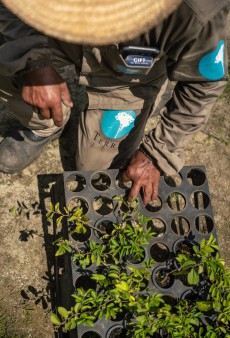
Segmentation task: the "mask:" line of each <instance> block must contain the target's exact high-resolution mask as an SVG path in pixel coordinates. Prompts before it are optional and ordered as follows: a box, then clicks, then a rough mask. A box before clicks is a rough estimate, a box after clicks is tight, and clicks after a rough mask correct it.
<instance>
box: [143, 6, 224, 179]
mask: <svg viewBox="0 0 230 338" xmlns="http://www.w3.org/2000/svg"><path fill="white" fill-rule="evenodd" d="M227 13H228V10H227V9H226V8H223V9H222V10H220V11H219V12H218V13H217V14H216V15H215V17H214V18H212V20H209V21H208V22H207V23H206V24H205V25H201V24H200V23H199V25H197V27H199V31H198V32H195V33H194V34H191V35H189V34H188V36H187V37H186V36H183V37H182V39H181V42H180V43H178V42H177V46H174V48H172V49H171V50H169V51H168V56H169V57H168V64H167V71H168V77H169V79H171V80H173V81H176V82H177V84H176V86H175V88H174V91H173V96H172V98H171V100H170V101H169V102H168V103H167V104H166V106H165V107H164V108H163V110H162V112H161V120H160V122H159V123H158V125H157V126H156V128H155V129H154V130H152V131H151V132H150V133H149V134H148V135H145V137H144V139H143V143H142V144H141V146H140V148H141V150H142V151H143V152H144V153H146V155H147V156H149V157H151V158H153V160H155V161H156V162H157V164H158V166H159V167H160V168H161V169H162V170H163V171H164V172H165V173H167V174H169V175H173V174H175V173H176V172H178V171H179V170H180V169H181V168H182V167H183V165H184V155H183V151H184V148H185V146H186V145H187V144H188V143H189V141H190V140H191V138H192V136H193V135H194V133H196V132H198V131H199V130H201V129H202V128H204V126H205V124H206V123H207V120H208V117H209V114H210V111H211V109H212V107H213V105H214V104H215V102H216V100H217V98H218V97H219V96H220V95H221V94H222V92H223V90H224V88H225V85H226V83H227V73H228V71H227V69H228V67H227V53H226V32H225V31H226V19H227ZM188 33H189V32H188ZM190 33H191V32H190Z"/></svg>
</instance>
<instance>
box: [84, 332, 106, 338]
mask: <svg viewBox="0 0 230 338" xmlns="http://www.w3.org/2000/svg"><path fill="white" fill-rule="evenodd" d="M81 338H102V337H101V335H100V334H98V333H97V332H95V331H87V332H85V333H84V334H83V336H81Z"/></svg>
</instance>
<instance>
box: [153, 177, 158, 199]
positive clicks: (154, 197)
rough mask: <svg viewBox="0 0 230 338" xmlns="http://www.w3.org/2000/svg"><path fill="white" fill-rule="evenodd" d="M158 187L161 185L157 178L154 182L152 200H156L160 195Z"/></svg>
mask: <svg viewBox="0 0 230 338" xmlns="http://www.w3.org/2000/svg"><path fill="white" fill-rule="evenodd" d="M158 187H159V179H158V180H157V179H156V180H155V181H154V182H153V184H152V194H151V201H152V202H155V201H156V200H157V197H158Z"/></svg>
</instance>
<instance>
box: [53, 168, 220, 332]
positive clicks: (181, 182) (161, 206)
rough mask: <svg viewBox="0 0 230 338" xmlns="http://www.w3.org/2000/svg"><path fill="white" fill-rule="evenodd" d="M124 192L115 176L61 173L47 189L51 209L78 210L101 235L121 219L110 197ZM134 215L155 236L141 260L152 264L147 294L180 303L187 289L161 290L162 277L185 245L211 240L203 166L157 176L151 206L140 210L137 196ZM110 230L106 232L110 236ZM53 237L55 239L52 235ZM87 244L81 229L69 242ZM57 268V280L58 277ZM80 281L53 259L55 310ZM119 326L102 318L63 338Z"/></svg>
mask: <svg viewBox="0 0 230 338" xmlns="http://www.w3.org/2000/svg"><path fill="white" fill-rule="evenodd" d="M129 188H130V185H129V184H124V183H122V181H121V180H120V179H119V171H118V170H107V171H100V172H98V171H97V172H96V171H92V172H83V171H71V172H64V173H63V175H62V177H61V179H60V180H59V181H57V183H56V184H55V186H54V187H53V190H52V196H53V197H52V203H53V204H56V203H58V202H59V203H60V206H62V207H64V206H67V205H68V207H69V208H77V207H79V206H80V207H82V208H83V210H84V213H86V215H87V216H88V217H89V218H90V219H91V220H92V225H94V226H100V227H101V228H102V229H103V227H105V226H106V227H107V228H108V227H110V226H112V224H113V222H116V217H117V213H119V212H120V210H122V212H123V213H124V212H126V211H127V210H126V206H125V205H122V206H121V207H120V208H119V210H118V208H117V209H116V208H114V206H115V205H116V201H113V197H114V196H120V195H127V193H128V190H129ZM114 209H115V210H114ZM138 212H140V214H142V215H144V216H146V217H150V218H151V219H152V220H151V221H150V222H149V223H148V224H147V227H151V228H152V230H153V232H154V233H155V234H156V235H155V237H153V239H151V241H150V243H149V245H148V246H147V247H146V250H145V258H144V260H146V259H148V258H153V259H154V260H155V261H156V262H157V263H156V264H155V265H154V266H153V267H152V278H151V279H150V280H149V281H148V287H149V288H151V289H152V290H153V292H160V293H162V294H164V295H165V297H169V298H171V299H172V300H173V299H175V298H181V297H183V295H185V294H186V293H188V290H191V287H189V286H188V285H187V284H186V282H184V281H183V278H173V279H172V280H171V279H170V281H168V284H167V283H166V280H164V277H162V273H164V271H165V270H167V269H169V268H170V264H171V260H172V257H173V255H174V254H175V250H182V251H183V250H185V251H186V250H187V251H189V250H190V246H191V245H194V244H198V243H199V242H200V241H201V240H202V239H203V238H208V237H209V236H210V235H211V234H213V235H214V236H215V237H216V231H215V227H214V220H213V213H212V207H211V199H210V194H209V189H208V181H207V176H206V171H205V168H204V166H195V167H193V166H186V167H184V168H183V169H182V170H181V172H180V174H178V175H177V176H176V177H169V176H166V177H164V176H161V177H160V184H159V194H158V199H157V202H156V203H155V204H154V205H151V204H148V205H147V206H146V207H145V206H144V205H143V202H142V198H141V196H140V195H139V196H138V208H137V211H136V214H137V213H138ZM54 225H55V224H54ZM111 229H112V228H111ZM111 229H110V230H109V231H112V230H111ZM55 231H56V226H55ZM56 235H58V233H57V232H56ZM61 235H62V236H63V237H65V238H68V236H69V235H68V230H67V226H66V227H62V234H61ZM92 239H93V240H95V241H96V242H100V241H101V239H100V236H98V235H96V234H95V233H94V231H92V230H91V229H87V232H86V233H85V234H84V235H79V234H75V235H74V236H73V237H72V238H71V240H72V241H73V242H78V243H82V244H83V242H84V241H85V240H89V241H90V240H92ZM188 243H189V245H188V246H187V245H186V244H188ZM191 243H192V244H191ZM111 263H112V260H111ZM132 264H133V265H135V266H141V265H142V264H143V262H139V263H138V264H135V262H134V261H132V259H130V260H129V265H132ZM60 268H61V270H62V275H60V274H59V271H60ZM63 268H64V269H63ZM87 271H88V272H89V274H90V273H93V272H94V271H95V266H94V265H92V266H89V267H87ZM84 278H85V277H84ZM84 278H83V276H82V270H81V269H78V268H77V266H76V264H73V262H72V261H71V259H70V257H69V256H68V255H65V257H62V258H58V257H57V260H56V282H57V306H64V307H66V308H69V307H70V306H71V304H72V303H71V302H72V298H71V296H70V295H71V294H72V292H73V290H74V287H75V286H76V284H77V285H80V286H84V287H86V285H88V283H90V281H89V280H83V279H84ZM160 279H163V284H162V283H159V280H160ZM164 284H166V285H164ZM91 287H95V286H91ZM122 323H123V321H122V320H120V321H117V322H116V321H110V320H108V321H105V320H104V319H103V318H102V319H100V320H99V321H98V322H96V323H95V326H94V327H93V328H89V327H85V326H82V325H78V328H77V330H74V332H72V331H71V332H70V333H69V337H70V338H73V337H74V338H76V337H79V338H84V337H86V336H87V332H92V333H93V334H94V335H95V337H96V336H98V337H99V338H100V337H101V338H108V335H107V334H108V332H110V329H111V328H112V327H113V326H114V325H115V324H119V325H122ZM61 334H62V333H61V332H60V333H59V335H60V337H62V336H61Z"/></svg>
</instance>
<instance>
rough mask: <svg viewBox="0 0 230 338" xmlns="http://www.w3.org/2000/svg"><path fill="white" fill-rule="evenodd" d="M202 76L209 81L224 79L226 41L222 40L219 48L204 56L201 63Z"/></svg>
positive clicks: (199, 66)
mask: <svg viewBox="0 0 230 338" xmlns="http://www.w3.org/2000/svg"><path fill="white" fill-rule="evenodd" d="M198 70H199V72H200V74H201V75H202V76H203V77H204V78H206V79H208V80H213V81H215V80H220V79H222V78H223V77H224V41H223V40H221V41H220V42H219V44H218V46H217V48H216V49H215V50H214V51H213V52H211V53H208V54H206V55H204V56H203V57H202V58H201V59H200V62H199V65H198Z"/></svg>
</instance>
